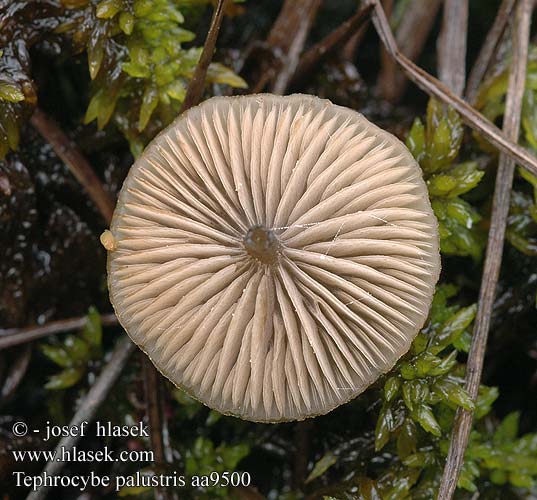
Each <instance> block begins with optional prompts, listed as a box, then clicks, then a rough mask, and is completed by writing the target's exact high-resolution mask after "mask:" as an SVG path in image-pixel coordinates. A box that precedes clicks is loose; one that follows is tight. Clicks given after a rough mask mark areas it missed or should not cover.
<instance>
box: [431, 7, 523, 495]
mask: <svg viewBox="0 0 537 500" xmlns="http://www.w3.org/2000/svg"><path fill="white" fill-rule="evenodd" d="M532 5H533V0H519V4H518V7H517V11H516V18H515V25H514V26H513V61H512V68H511V73H510V75H509V87H508V91H507V99H506V104H505V113H504V120H503V130H504V132H505V134H506V135H507V136H508V137H510V138H511V139H512V140H514V141H516V140H518V135H519V130H520V115H521V109H522V99H523V95H524V86H525V82H526V67H527V59H528V46H529V37H530V23H531V13H532ZM514 171H515V161H514V160H513V158H512V157H510V156H509V155H507V154H505V153H502V154H501V155H500V160H499V165H498V172H497V174H496V186H495V189H494V199H493V205H492V215H491V220H490V230H489V237H488V242H487V253H486V257H485V263H484V265H483V277H482V280H481V288H480V290H479V302H478V308H477V314H476V319H475V324H474V332H473V336H472V345H471V348H470V352H469V354H468V361H467V364H466V390H467V391H468V393H469V394H470V397H471V398H472V399H473V400H474V401H475V400H476V399H477V395H478V391H479V384H480V381H481V372H482V370H483V362H484V358H485V350H486V346H487V337H488V332H489V327H490V319H491V315H492V307H493V304H494V297H495V295H496V287H497V284H498V278H499V275H500V267H501V263H502V254H503V244H504V238H505V228H506V224H507V216H508V214H509V201H510V193H511V185H512V183H513V175H514ZM472 418H473V414H472V412H469V411H467V410H462V409H461V408H459V410H458V411H457V414H456V417H455V421H454V426H453V434H452V436H451V444H450V448H449V452H448V456H447V461H446V465H445V468H444V475H443V477H442V481H441V483H440V487H439V491H438V498H439V499H442V500H449V499H451V498H452V496H453V494H454V492H455V489H456V487H457V481H458V478H459V474H460V471H461V468H462V465H463V462H464V453H465V451H466V447H467V445H468V438H469V436H470V431H471V428H472Z"/></svg>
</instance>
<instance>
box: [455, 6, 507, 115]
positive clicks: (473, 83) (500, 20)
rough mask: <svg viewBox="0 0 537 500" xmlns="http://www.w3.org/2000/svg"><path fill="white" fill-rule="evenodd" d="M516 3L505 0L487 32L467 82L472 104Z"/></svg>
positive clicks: (467, 98) (469, 99) (468, 97)
mask: <svg viewBox="0 0 537 500" xmlns="http://www.w3.org/2000/svg"><path fill="white" fill-rule="evenodd" d="M514 5H515V0H503V1H502V3H501V5H500V8H499V9H498V13H497V14H496V18H495V19H494V23H493V24H492V27H491V28H490V30H489V32H488V33H487V37H486V38H485V41H484V43H483V45H482V46H481V50H480V51H479V54H478V56H477V59H476V60H475V62H474V65H473V67H472V71H470V76H469V77H468V83H467V84H466V96H465V97H466V100H467V101H468V102H469V103H470V104H474V103H475V100H476V98H477V93H478V91H479V86H480V85H481V82H482V81H483V78H484V77H485V74H486V72H487V69H488V67H489V65H490V62H491V60H492V58H493V56H494V54H495V52H496V50H497V48H498V45H499V43H500V41H501V39H502V35H503V32H504V31H505V27H506V26H507V21H509V17H510V15H511V11H512V10H513V7H514Z"/></svg>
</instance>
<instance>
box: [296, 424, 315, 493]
mask: <svg viewBox="0 0 537 500" xmlns="http://www.w3.org/2000/svg"><path fill="white" fill-rule="evenodd" d="M313 425H314V422H313V421H312V420H305V421H304V422H297V423H296V424H295V465H294V474H293V488H294V489H296V490H300V489H301V488H302V487H303V486H304V482H305V481H306V475H307V473H308V456H309V448H310V446H309V444H310V436H311V431H312V429H313Z"/></svg>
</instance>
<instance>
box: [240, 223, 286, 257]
mask: <svg viewBox="0 0 537 500" xmlns="http://www.w3.org/2000/svg"><path fill="white" fill-rule="evenodd" d="M243 241H244V248H245V249H246V251H247V252H248V254H249V255H250V256H251V257H253V258H254V259H257V260H258V261H259V262H261V263H262V264H273V263H274V262H275V261H276V258H277V256H278V252H279V249H280V241H279V240H278V238H277V236H276V235H275V234H274V231H272V229H267V228H266V227H264V226H254V227H252V228H250V229H249V230H248V232H247V233H246V235H245V236H244V240H243Z"/></svg>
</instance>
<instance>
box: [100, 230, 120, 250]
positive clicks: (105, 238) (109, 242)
mask: <svg viewBox="0 0 537 500" xmlns="http://www.w3.org/2000/svg"><path fill="white" fill-rule="evenodd" d="M101 243H102V245H103V247H104V248H106V249H107V250H108V251H109V252H113V251H114V250H115V249H116V248H117V241H116V239H115V238H114V235H113V234H112V232H111V231H109V230H108V229H107V230H106V231H104V232H103V234H101Z"/></svg>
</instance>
